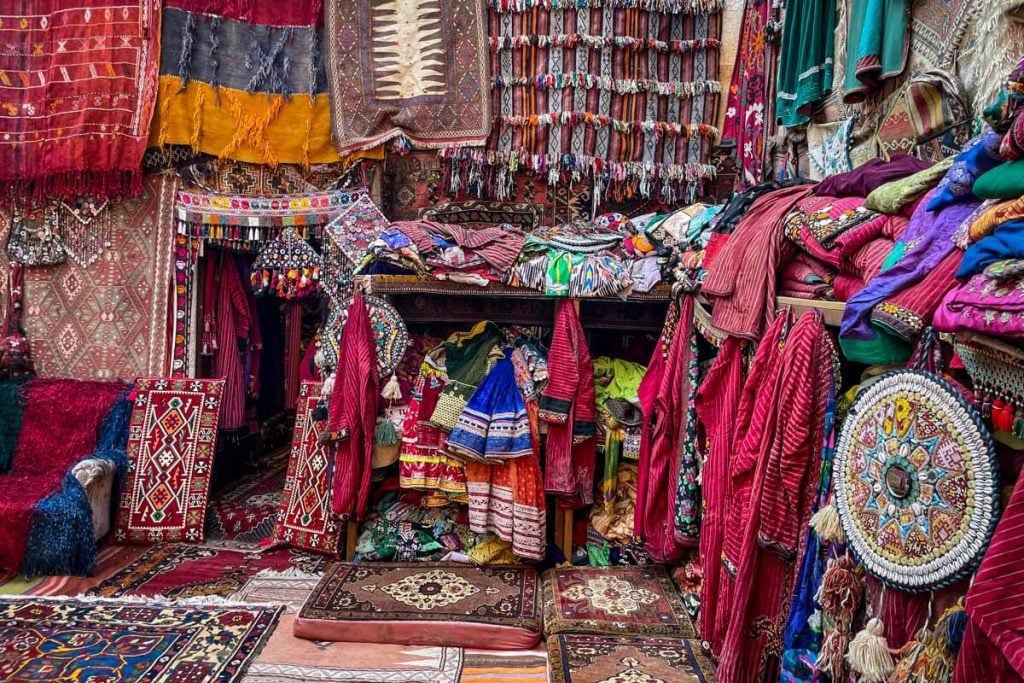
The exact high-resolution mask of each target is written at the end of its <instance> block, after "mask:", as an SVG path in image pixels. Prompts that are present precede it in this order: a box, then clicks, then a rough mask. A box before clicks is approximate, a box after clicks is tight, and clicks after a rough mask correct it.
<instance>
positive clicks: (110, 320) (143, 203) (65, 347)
mask: <svg viewBox="0 0 1024 683" xmlns="http://www.w3.org/2000/svg"><path fill="white" fill-rule="evenodd" d="M174 188H175V181H174V179H173V178H169V177H165V176H150V177H148V178H147V179H146V180H145V182H144V183H143V187H142V194H141V195H140V196H138V197H135V198H132V199H126V200H123V201H120V202H114V203H110V204H109V205H108V206H107V207H106V208H104V210H103V213H102V215H101V216H100V217H99V218H98V220H99V221H100V222H101V223H102V224H103V225H104V226H106V227H105V228H104V230H105V231H107V232H108V236H107V237H106V238H105V239H104V242H105V244H101V245H99V246H100V248H101V249H102V252H101V253H100V254H99V255H98V257H97V258H95V259H92V258H91V257H90V259H89V262H88V265H80V264H79V263H76V262H75V260H74V259H68V260H67V261H66V262H65V263H63V264H61V265H59V266H55V267H49V268H26V269H25V308H24V315H23V323H24V326H25V332H26V334H27V336H28V338H29V339H30V340H32V356H33V360H34V361H35V364H36V370H37V371H38V372H39V374H40V375H43V376H46V377H65V378H69V379H80V380H90V379H91V380H112V379H117V378H119V377H120V378H134V377H140V376H141V377H144V376H150V375H161V374H164V373H166V372H167V367H168V359H169V355H170V344H169V343H168V336H169V335H168V331H167V321H168V311H169V308H170V300H171V275H172V272H173V268H172V265H171V260H172V245H173V243H174V223H173V219H172V213H171V211H172V209H173V206H174ZM68 220H69V221H71V220H73V219H68ZM2 222H3V223H4V230H6V229H7V227H8V225H7V223H8V221H7V220H6V218H5V219H4V220H3V221H2ZM70 227H71V226H69V229H70ZM78 229H79V228H77V227H76V228H75V230H76V231H77V230H78ZM80 229H81V230H82V231H83V233H82V234H83V235H85V234H87V232H88V231H93V230H95V229H96V226H95V225H93V226H88V225H86V226H81V227H80ZM2 233H3V230H0V235H2ZM8 267H9V264H8V256H7V253H6V251H4V250H0V272H5V271H6V269H7V268H8ZM0 279H2V280H6V278H0ZM2 286H3V285H2V284H0V287H2ZM0 293H2V290H0Z"/></svg>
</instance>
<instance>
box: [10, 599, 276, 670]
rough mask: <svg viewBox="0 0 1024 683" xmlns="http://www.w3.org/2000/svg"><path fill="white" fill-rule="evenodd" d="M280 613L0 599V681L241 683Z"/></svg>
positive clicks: (233, 607)
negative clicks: (197, 682)
mask: <svg viewBox="0 0 1024 683" xmlns="http://www.w3.org/2000/svg"><path fill="white" fill-rule="evenodd" d="M280 613H281V608H276V609H267V608H250V607H245V606H240V605H230V604H225V605H203V606H202V607H188V606H175V605H169V604H163V603H155V602H137V601H117V600H82V599H74V598H57V599H52V598H50V599H48V598H30V599H22V598H3V599H0V680H4V681H99V680H102V681H104V682H105V683H128V682H129V681H163V682H167V683H169V682H170V681H210V682H217V683H229V682H231V681H237V680H240V678H241V676H242V674H243V673H244V672H245V669H246V668H247V666H248V665H249V662H250V661H251V660H252V659H253V658H254V656H255V654H256V652H257V651H258V650H259V648H260V646H261V644H262V642H263V640H264V638H265V637H266V636H267V634H268V633H269V632H270V630H271V629H272V628H273V627H274V624H275V623H276V622H277V619H278V616H279V615H280Z"/></svg>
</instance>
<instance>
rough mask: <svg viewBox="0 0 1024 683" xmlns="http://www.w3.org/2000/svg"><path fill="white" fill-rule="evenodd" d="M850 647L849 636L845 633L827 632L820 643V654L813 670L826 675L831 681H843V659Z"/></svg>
mask: <svg viewBox="0 0 1024 683" xmlns="http://www.w3.org/2000/svg"><path fill="white" fill-rule="evenodd" d="M848 647H850V634H848V633H847V632H845V631H829V632H828V633H826V634H825V637H824V639H823V640H822V641H821V652H819V653H818V659H817V660H816V664H815V669H816V670H817V671H820V672H821V673H824V674H828V675H829V676H831V677H832V680H834V681H839V680H842V679H843V669H844V668H845V667H844V666H843V661H844V659H843V658H844V657H845V656H846V649H847V648H848Z"/></svg>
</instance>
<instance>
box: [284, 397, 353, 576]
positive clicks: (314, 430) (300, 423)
mask: <svg viewBox="0 0 1024 683" xmlns="http://www.w3.org/2000/svg"><path fill="white" fill-rule="evenodd" d="M321 387H322V385H321V384H320V383H318V382H303V383H302V386H301V387H300V388H299V400H298V404H297V405H296V413H295V432H294V434H293V436H292V454H291V459H290V460H289V461H288V476H287V478H286V479H285V482H284V493H282V494H281V507H280V509H279V510H278V513H277V523H276V524H275V525H274V541H275V542H278V543H284V544H286V545H289V546H291V547H293V548H304V549H306V550H312V551H314V552H318V553H325V554H328V555H335V556H337V555H338V551H339V549H340V545H341V532H342V526H341V523H340V522H339V521H338V518H337V517H335V515H334V513H333V511H332V510H331V463H332V462H333V461H334V448H333V446H332V445H330V444H324V443H321V442H320V435H321V434H322V433H323V429H324V426H325V425H326V423H325V422H323V421H321V422H317V421H316V420H314V419H313V409H314V408H316V404H317V402H318V401H319V400H320V389H321Z"/></svg>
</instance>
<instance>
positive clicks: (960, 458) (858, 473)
mask: <svg viewBox="0 0 1024 683" xmlns="http://www.w3.org/2000/svg"><path fill="white" fill-rule="evenodd" d="M835 500H836V506H837V509H838V511H839V519H840V522H841V523H842V526H843V531H844V532H845V533H846V538H847V544H848V547H849V548H850V549H851V550H852V551H853V553H854V555H855V556H856V557H857V559H858V560H859V561H860V563H861V564H862V565H863V566H864V568H865V570H866V571H867V572H868V573H870V574H871V575H872V576H875V577H877V578H878V579H879V580H881V581H882V582H883V583H885V584H887V585H889V586H892V587H894V588H899V589H901V590H905V591H912V592H922V591H929V590H934V589H936V588H940V587H942V586H946V585H949V584H951V583H954V582H956V581H958V580H959V579H961V578H963V577H964V576H966V575H968V574H970V573H971V572H972V571H973V570H974V569H975V567H976V566H977V564H978V562H980V561H981V557H982V555H983V554H984V552H985V549H986V547H987V546H988V542H989V540H990V539H991V537H992V532H993V531H994V529H995V525H996V522H997V521H998V517H999V481H998V470H997V466H996V456H995V447H994V445H993V442H992V437H991V435H990V434H989V432H988V430H987V429H986V428H985V426H984V424H983V422H982V419H981V416H980V415H979V414H978V413H977V411H976V410H975V409H974V408H973V407H972V406H971V405H970V404H969V403H968V402H967V401H965V400H964V398H963V397H962V396H961V395H960V394H959V393H958V392H957V390H956V389H954V388H953V386H952V385H950V384H949V383H948V382H945V381H944V380H942V379H940V378H938V377H936V376H935V375H932V374H930V373H927V372H921V371H918V370H899V371H896V372H891V373H888V374H886V375H883V376H882V377H881V378H879V379H878V380H877V381H876V382H875V383H874V384H872V385H871V386H869V387H868V388H866V389H865V390H864V391H863V392H862V393H861V394H860V395H858V396H857V398H856V399H855V400H854V402H853V404H852V405H851V407H850V411H849V414H848V416H847V418H846V421H845V422H844V423H843V426H842V429H841V431H840V434H839V443H838V446H837V448H836V459H835Z"/></svg>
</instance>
